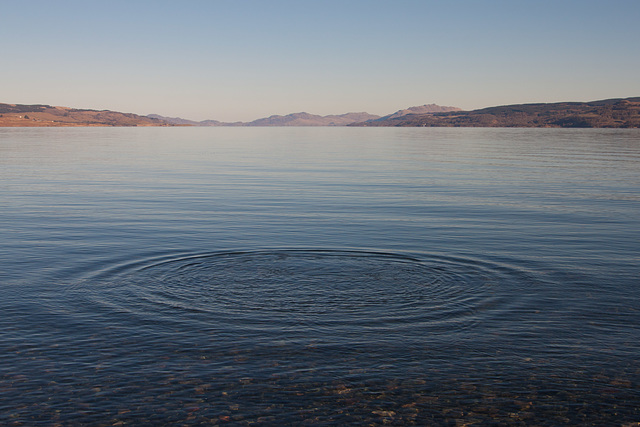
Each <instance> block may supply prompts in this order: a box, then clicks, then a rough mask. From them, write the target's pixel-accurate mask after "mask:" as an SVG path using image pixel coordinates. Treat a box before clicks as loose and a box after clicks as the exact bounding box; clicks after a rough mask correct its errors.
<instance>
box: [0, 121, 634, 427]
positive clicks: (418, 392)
mask: <svg viewBox="0 0 640 427" xmlns="http://www.w3.org/2000/svg"><path fill="white" fill-rule="evenodd" d="M0 182H1V184H2V185H1V186H0V232H1V240H0V265H1V268H0V423H1V424H6V425H11V424H14V425H21V424H24V425H40V424H42V425H56V424H58V425H77V424H86V425H123V424H136V425H162V424H205V423H210V424H221V425H222V424H235V425H245V424H247V425H248V424H258V425H260V424H262V425H275V424H279V425H283V424H284V425H287V424H290V425H291V424H293V425H297V424H303V423H310V424H319V425H323V424H324V425H329V424H344V423H348V424H356V425H357V424H362V425H371V424H392V425H407V424H419V425H424V424H440V425H474V424H495V425H525V424H526V425H530V424H535V425H558V424H591V425H605V424H614V425H616V424H625V423H627V424H628V423H632V422H638V421H640V362H639V360H640V357H639V355H640V279H639V277H640V132H639V131H638V130H606V129H604V130H593V129H588V130H567V129H422V128H420V129H386V128H385V129H381V128H376V129H367V128H353V129H351V128H143V129H136V128H132V129H124V128H114V129H105V128H100V129H89V128H85V129H72V128H67V129H0Z"/></svg>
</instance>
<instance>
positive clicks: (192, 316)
mask: <svg viewBox="0 0 640 427" xmlns="http://www.w3.org/2000/svg"><path fill="white" fill-rule="evenodd" d="M518 274H519V273H518V272H517V271H515V270H509V269H506V268H503V267H500V266H498V265H495V264H486V263H481V262H477V261H471V260H462V259H453V258H444V257H425V258H422V257H412V256H405V255H400V254H390V253H377V252H362V251H323V250H265V251H245V252H223V253H208V254H198V255H191V256H183V257H175V258H169V259H163V260H159V261H155V262H145V263H142V265H140V264H137V265H131V266H128V267H121V268H118V269H117V270H116V271H113V272H110V273H105V274H103V275H102V279H101V280H99V281H88V283H86V284H85V285H83V286H80V287H78V288H76V290H77V291H80V292H81V293H82V294H83V300H84V301H83V305H84V306H85V307H93V308H92V310H95V311H96V312H103V313H105V314H109V312H114V313H120V314H128V315H134V316H136V317H137V318H138V319H139V320H142V321H147V322H150V323H152V322H157V321H165V322H166V321H170V322H183V323H187V324H190V325H192V326H193V325H198V326H199V327H203V328H214V329H215V328H217V329H218V330H224V331H227V332H231V333H236V334H241V335H244V336H250V335H253V336H259V335H261V334H262V335H263V334H271V333H280V334H282V333H286V334H289V335H292V336H301V335H306V336H308V334H309V333H310V332H311V333H314V334H317V335H318V336H328V335H330V336H332V337H334V338H335V339H339V338H344V339H350V340H353V339H356V340H358V339H364V338H365V337H366V336H367V335H372V334H375V336H376V337H377V339H380V338H382V337H384V336H385V335H388V336H393V337H398V336H402V337H403V338H406V337H415V338H416V339H419V338H420V336H424V335H425V334H429V335H433V334H439V333H451V332H454V331H460V330H464V329H467V328H470V327H473V326H474V325H476V324H478V323H479V322H482V321H485V320H488V319H490V318H492V317H494V316H497V315H499V314H500V312H502V311H504V310H506V309H507V307H508V306H512V305H513V304H514V302H515V300H514V297H510V296H508V295H507V294H506V293H505V292H504V288H505V284H507V283H510V282H512V281H514V279H517V280H518V281H520V282H522V280H523V278H522V277H516V276H517V275H518Z"/></svg>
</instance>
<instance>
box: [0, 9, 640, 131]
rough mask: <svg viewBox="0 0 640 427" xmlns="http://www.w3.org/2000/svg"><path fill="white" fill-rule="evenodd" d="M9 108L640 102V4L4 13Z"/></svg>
mask: <svg viewBox="0 0 640 427" xmlns="http://www.w3.org/2000/svg"><path fill="white" fill-rule="evenodd" d="M0 6H1V7H0V58H1V61H2V67H0V89H1V90H0V93H1V96H0V102H6V103H18V104H36V103H37V104H50V105H62V106H69V107H75V108H94V109H110V110H116V111H123V112H131V113H137V114H151V113H157V114H161V115H165V116H180V117H183V118H189V119H194V120H203V119H215V120H222V121H238V120H242V121H249V120H254V119H257V118H260V117H265V116H269V115H272V114H288V113H294V112H300V111H306V112H309V113H312V114H321V115H327V114H342V113H347V112H352V111H354V112H357V111H366V112H369V113H372V114H379V115H384V114H389V113H392V112H394V111H396V110H399V109H402V108H407V107H410V106H415V105H422V104H429V103H436V104H440V105H451V106H457V107H461V108H463V109H475V108H482V107H488V106H494V105H503V104H514V103H527V102H557V101H590V100H596V99H606V98H620V97H629V96H640V77H639V76H640V0H607V1H604V0H600V1H592V0H575V1H564V0H553V1H548V0H539V1H519V0H500V1H497V0H496V1H489V0H487V1H480V0H450V1H444V0H441V1H436V0H393V1H390V0H389V1H381V0H340V1H337V0H316V1H311V0H180V1H178V0H174V1H166V0H126V1H121V0H109V1H91V0H82V1H66V0H60V1H50V0H34V1H28V2H21V1H5V0H0Z"/></svg>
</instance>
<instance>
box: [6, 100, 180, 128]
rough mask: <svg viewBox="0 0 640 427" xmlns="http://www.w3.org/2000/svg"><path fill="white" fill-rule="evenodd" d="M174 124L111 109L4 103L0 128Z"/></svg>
mask: <svg viewBox="0 0 640 427" xmlns="http://www.w3.org/2000/svg"><path fill="white" fill-rule="evenodd" d="M61 126H172V125H171V124H169V123H167V122H165V121H163V120H160V119H155V118H151V117H146V116H139V115H137V114H132V113H119V112H117V111H109V110H82V109H75V108H69V107H52V106H50V105H42V104H36V105H21V104H0V127H61Z"/></svg>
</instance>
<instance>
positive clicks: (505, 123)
mask: <svg viewBox="0 0 640 427" xmlns="http://www.w3.org/2000/svg"><path fill="white" fill-rule="evenodd" d="M352 126H426V127H566V128H640V98H626V99H607V100H602V101H592V102H558V103H552V104H518V105H504V106H499V107H489V108H482V109H480V110H473V111H452V112H444V113H430V114H407V115H403V116H399V117H389V118H382V119H380V120H373V121H368V122H362V123H357V124H353V125H352Z"/></svg>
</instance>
